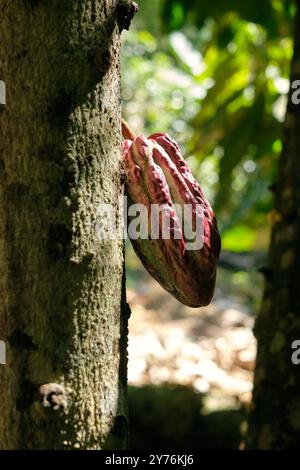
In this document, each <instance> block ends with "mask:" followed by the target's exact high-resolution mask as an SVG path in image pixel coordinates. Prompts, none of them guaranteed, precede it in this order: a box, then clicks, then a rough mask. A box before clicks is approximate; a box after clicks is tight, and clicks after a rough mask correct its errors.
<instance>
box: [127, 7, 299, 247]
mask: <svg viewBox="0 0 300 470" xmlns="http://www.w3.org/2000/svg"><path fill="white" fill-rule="evenodd" d="M139 6H140V12H139V14H138V15H137V16H136V18H135V20H134V22H133V26H132V29H131V31H130V32H128V33H126V34H125V35H124V45H123V48H122V99H123V114H124V117H125V118H126V119H127V120H128V122H129V124H130V125H131V126H132V128H133V129H135V131H136V132H137V133H146V134H150V133H152V132H154V131H163V132H168V133H169V134H170V135H172V137H174V138H175V139H176V140H177V141H178V142H179V143H180V145H181V147H182V149H183V152H184V154H185V155H186V157H187V160H188V162H189V165H190V166H191V168H192V170H193V173H194V175H195V176H196V177H197V178H198V180H199V182H200V184H201V186H202V188H203V190H204V192H205V194H206V196H207V197H208V198H209V200H210V201H211V202H212V204H213V206H214V209H215V212H216V215H217V217H218V220H219V226H220V229H221V232H222V239H223V248H226V249H230V250H236V251H244V250H252V249H264V248H266V246H267V244H268V222H267V214H268V212H270V211H271V208H272V194H271V193H270V191H269V190H268V187H269V186H270V184H272V182H273V181H274V180H276V173H277V161H278V156H279V154H280V151H281V127H282V122H283V120H284V115H285V107H286V94H287V91H288V87H289V81H288V77H289V67H290V61H291V57H292V39H291V35H292V23H293V16H294V4H293V2H292V1H291V0H285V1H284V0H243V1H240V0H230V1H229V0H210V1H209V2H208V1H202V0H201V1H199V0H152V1H151V2H149V0H140V1H139Z"/></svg>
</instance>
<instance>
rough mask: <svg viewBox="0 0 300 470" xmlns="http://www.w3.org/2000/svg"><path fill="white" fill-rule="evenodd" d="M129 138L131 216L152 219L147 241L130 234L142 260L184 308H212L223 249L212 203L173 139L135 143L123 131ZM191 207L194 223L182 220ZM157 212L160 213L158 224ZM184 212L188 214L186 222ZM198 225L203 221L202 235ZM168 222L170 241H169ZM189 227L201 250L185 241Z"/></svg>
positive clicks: (156, 136) (125, 144)
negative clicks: (139, 212)
mask: <svg viewBox="0 0 300 470" xmlns="http://www.w3.org/2000/svg"><path fill="white" fill-rule="evenodd" d="M123 136H124V137H125V138H126V137H129V139H128V138H127V139H126V140H125V141H124V142H123V159H124V167H125V172H126V190H127V196H128V214H129V213H130V207H131V206H132V205H133V204H142V205H143V207H145V208H146V210H147V219H148V220H147V222H148V224H147V227H146V230H147V233H146V236H141V237H139V236H138V237H135V236H132V234H130V232H129V238H130V239H131V242H132V245H133V248H134V250H135V252H136V254H137V255H138V257H139V258H140V260H141V261H142V263H143V265H144V266H145V268H146V269H147V270H148V272H149V273H150V274H151V275H152V277H153V278H154V279H156V280H157V281H158V282H159V284H160V285H161V286H162V287H163V288H164V289H166V290H167V291H168V292H169V293H170V294H172V295H173V296H174V297H175V298H176V299H177V300H179V301H180V302H181V303H183V304H185V305H187V306H189V307H202V306H205V305H208V304H209V303H210V302H211V299H212V296H213V293H214V289H215V282H216V269H217V262H218V257H219V254H220V248H221V242H220V236H219V233H218V228H217V221H216V219H215V217H214V213H213V211H212V208H211V206H210V204H209V202H208V201H207V200H206V198H205V197H204V195H203V192H202V190H201V188H200V186H199V184H198V182H197V181H196V180H195V178H194V177H193V175H192V172H191V170H190V168H189V167H188V165H187V163H186V161H185V160H184V158H183V157H182V155H181V153H180V149H179V147H178V145H177V143H176V142H175V141H174V140H173V139H172V138H170V137H169V136H168V135H167V134H162V133H157V134H153V135H151V136H150V137H149V138H148V139H146V138H145V137H143V136H139V137H135V136H134V135H133V134H130V132H128V128H126V127H125V128H124V125H123ZM185 206H186V207H189V208H190V212H191V217H190V218H189V221H188V222H187V221H186V219H185V218H184V217H182V213H183V214H184V207H185ZM154 207H156V208H157V207H159V212H158V215H159V217H158V218H156V219H155V218H153V211H154ZM178 208H182V213H181V217H180V216H179V215H178ZM156 214H157V210H156ZM128 220H132V215H131V216H130V215H128ZM155 220H156V222H157V227H154V225H155ZM197 220H200V221H201V226H200V229H199V225H197V223H196V222H197ZM165 222H166V224H167V228H168V229H169V235H170V236H169V237H164V236H163V235H164V233H163V232H164V223H165ZM184 224H185V225H184ZM188 224H190V227H189V228H190V229H192V231H193V233H195V236H196V238H197V237H198V238H199V240H201V244H200V245H199V247H197V249H194V248H192V249H187V246H188V245H190V246H191V243H190V242H188V240H187V238H186V235H185V234H186V230H185V229H186V226H187V225H188ZM153 228H156V232H155V230H154V232H155V233H156V236H154V237H153ZM195 230H196V232H195ZM197 230H198V232H197ZM199 232H201V233H199ZM199 240H198V241H199ZM192 246H193V247H194V245H192ZM196 246H197V245H196Z"/></svg>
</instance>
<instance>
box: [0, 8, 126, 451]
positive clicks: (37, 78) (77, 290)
mask: <svg viewBox="0 0 300 470" xmlns="http://www.w3.org/2000/svg"><path fill="white" fill-rule="evenodd" d="M119 36H120V31H119V27H118V24H117V0H51V1H50V0H45V1H40V0H1V5H0V79H1V80H3V81H5V83H6V88H7V104H6V106H3V105H0V296H1V298H0V340H4V341H5V342H6V346H7V364H6V365H0V448H2V449H74V448H78V449H99V448H102V449H104V448H124V447H125V446H126V440H127V408H126V406H127V405H126V335H127V306H126V302H125V294H124V291H125V289H124V274H123V243H122V241H119V240H101V239H100V238H99V237H98V236H97V227H98V222H99V220H98V213H97V209H98V207H99V204H101V203H106V204H113V206H114V207H117V205H118V200H119V197H120V196H121V195H122V191H123V188H122V184H121V178H120V94H119V47H120V41H119Z"/></svg>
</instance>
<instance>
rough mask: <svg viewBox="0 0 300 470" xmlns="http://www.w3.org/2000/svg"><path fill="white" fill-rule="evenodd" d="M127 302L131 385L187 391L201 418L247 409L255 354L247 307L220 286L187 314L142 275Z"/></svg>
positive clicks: (186, 308) (154, 283)
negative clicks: (198, 399) (195, 396)
mask: <svg viewBox="0 0 300 470" xmlns="http://www.w3.org/2000/svg"><path fill="white" fill-rule="evenodd" d="M127 297H128V303H129V305H130V307H131V310H132V315H131V318H130V322H129V330H130V335H129V370H128V376H129V384H130V385H133V386H135V387H145V386H148V385H157V386H164V385H165V384H178V385H183V386H185V387H191V388H192V389H193V390H194V391H195V392H196V393H199V394H201V395H202V396H203V406H204V409H205V410H206V412H213V411H216V410H222V409H233V408H238V407H240V406H241V405H246V407H247V404H249V402H250V400H251V392H252V380H253V369H254V362H255V354H256V342H255V338H254V336H253V325H254V315H253V313H251V311H249V307H247V306H245V305H243V303H241V300H240V299H238V298H236V297H235V296H234V295H231V294H230V295H228V292H226V288H225V287H224V286H223V288H220V287H217V289H216V293H215V297H214V300H213V302H212V304H211V305H209V306H208V307H205V308H201V309H192V308H188V307H186V306H184V305H181V304H180V303H179V302H177V301H176V300H175V299H173V298H172V297H171V296H170V295H169V294H168V293H167V292H165V291H164V290H163V289H162V288H161V287H160V286H159V285H158V284H157V283H156V282H155V281H154V280H153V279H152V278H151V277H150V276H148V274H147V273H143V275H142V276H141V277H140V279H138V280H137V281H136V283H135V289H134V290H132V289H130V288H129V289H128V290H127Z"/></svg>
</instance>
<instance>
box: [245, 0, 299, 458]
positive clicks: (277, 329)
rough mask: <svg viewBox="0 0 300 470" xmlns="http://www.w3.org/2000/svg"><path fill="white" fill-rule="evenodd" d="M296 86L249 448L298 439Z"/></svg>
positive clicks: (289, 444) (260, 323) (261, 324)
mask: <svg viewBox="0 0 300 470" xmlns="http://www.w3.org/2000/svg"><path fill="white" fill-rule="evenodd" d="M297 7H298V13H297V18H296V23H295V50H294V59H293V63H292V72H291V81H292V83H293V81H294V80H299V79H300V1H299V0H298V1H297ZM294 92H295V90H293V88H291V92H290V96H289V104H288V110H287V117H286V122H285V129H284V148H283V153H282V156H281V161H280V168H279V178H278V184H277V186H276V197H275V211H274V216H273V219H274V225H273V229H272V241H271V248H270V254H269V268H268V269H267V270H266V288H265V295H264V300H263V304H262V308H261V312H260V314H259V316H258V319H257V322H256V327H255V334H256V337H257V340H258V354H257V365H256V371H255V382H254V398H253V406H252V411H251V415H250V420H249V426H250V428H249V439H248V446H249V448H259V449H293V448H297V447H299V442H300V394H299V390H300V366H299V365H298V366H297V365H296V364H293V361H292V354H293V352H294V350H293V349H292V343H293V342H294V341H295V340H299V339H300V251H299V246H300V210H299V207H300V156H299V149H300V105H299V104H298V105H297V104H296V101H294V100H292V95H293V94H294ZM298 96H299V92H298ZM293 101H294V103H293Z"/></svg>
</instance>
